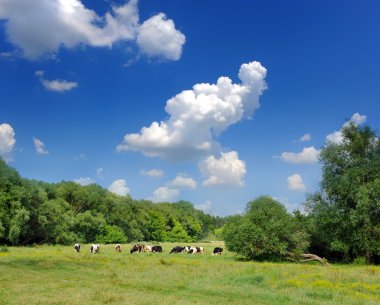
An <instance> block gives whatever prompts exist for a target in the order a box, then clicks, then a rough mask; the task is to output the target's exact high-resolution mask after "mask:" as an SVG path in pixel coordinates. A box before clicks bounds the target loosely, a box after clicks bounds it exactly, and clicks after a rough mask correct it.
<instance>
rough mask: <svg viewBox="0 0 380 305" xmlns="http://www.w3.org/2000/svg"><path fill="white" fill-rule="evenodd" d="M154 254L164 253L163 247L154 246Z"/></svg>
mask: <svg viewBox="0 0 380 305" xmlns="http://www.w3.org/2000/svg"><path fill="white" fill-rule="evenodd" d="M152 252H153V253H155V252H162V247H161V246H152Z"/></svg>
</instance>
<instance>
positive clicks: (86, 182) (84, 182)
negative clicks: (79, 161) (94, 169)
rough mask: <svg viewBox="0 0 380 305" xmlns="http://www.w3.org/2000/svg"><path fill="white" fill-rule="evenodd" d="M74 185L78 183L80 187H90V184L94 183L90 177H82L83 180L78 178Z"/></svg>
mask: <svg viewBox="0 0 380 305" xmlns="http://www.w3.org/2000/svg"><path fill="white" fill-rule="evenodd" d="M74 182H75V183H78V184H80V185H82V186H86V185H90V184H95V181H94V180H93V179H92V178H90V177H84V178H79V179H75V180H74Z"/></svg>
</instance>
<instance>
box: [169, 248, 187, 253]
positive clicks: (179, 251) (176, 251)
mask: <svg viewBox="0 0 380 305" xmlns="http://www.w3.org/2000/svg"><path fill="white" fill-rule="evenodd" d="M184 250H185V247H181V246H177V247H174V248H173V249H172V251H170V253H169V254H171V253H182V252H183V251H184Z"/></svg>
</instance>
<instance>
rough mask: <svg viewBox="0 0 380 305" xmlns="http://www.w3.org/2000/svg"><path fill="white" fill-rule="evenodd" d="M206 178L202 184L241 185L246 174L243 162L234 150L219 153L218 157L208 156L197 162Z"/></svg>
mask: <svg viewBox="0 0 380 305" xmlns="http://www.w3.org/2000/svg"><path fill="white" fill-rule="evenodd" d="M199 167H200V170H201V172H202V174H203V176H204V177H205V178H206V180H204V181H203V185H204V186H216V185H224V186H243V185H244V177H245V174H246V169H245V162H244V161H242V160H239V156H238V153H237V152H236V151H230V152H226V153H221V156H220V158H219V159H216V158H215V157H214V156H209V157H207V158H206V159H205V160H203V161H202V162H200V164H199Z"/></svg>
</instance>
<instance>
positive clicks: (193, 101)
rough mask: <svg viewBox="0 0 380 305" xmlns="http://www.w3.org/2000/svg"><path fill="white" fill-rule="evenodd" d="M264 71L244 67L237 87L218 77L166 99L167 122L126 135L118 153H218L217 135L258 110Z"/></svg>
mask: <svg viewBox="0 0 380 305" xmlns="http://www.w3.org/2000/svg"><path fill="white" fill-rule="evenodd" d="M265 76H266V69H265V68H264V67H263V66H262V65H261V64H260V63H259V62H256V61H254V62H250V63H248V64H243V65H241V67H240V70H239V78H240V80H241V83H240V84H233V83H232V80H231V79H230V78H228V77H220V78H219V79H218V80H217V83H216V84H208V83H202V84H196V85H195V86H193V88H192V90H185V91H182V92H181V93H179V94H178V95H176V96H175V97H173V98H171V99H169V100H168V101H167V103H166V107H165V110H166V112H167V113H168V114H169V118H168V119H167V120H166V121H161V122H160V123H158V122H153V123H152V124H151V125H150V126H149V127H143V128H142V129H141V130H140V133H133V134H126V135H125V136H124V139H123V142H122V143H121V144H119V145H118V146H117V151H119V152H120V151H128V150H133V151H140V152H142V153H143V154H145V155H147V156H150V157H155V156H158V157H161V158H165V159H169V160H186V159H187V160H188V159H196V158H199V157H201V156H207V155H209V154H213V153H217V152H220V150H221V149H220V144H219V143H218V142H217V141H216V136H218V135H219V134H221V133H222V132H223V131H224V130H225V129H227V128H228V127H229V126H231V125H233V124H235V123H237V122H239V121H240V120H242V119H243V118H244V117H251V116H252V115H253V113H254V111H255V110H256V109H257V108H259V106H260V103H259V97H260V95H261V94H262V93H263V91H264V90H265V89H266V88H267V86H266V83H265V81H264V78H265Z"/></svg>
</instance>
